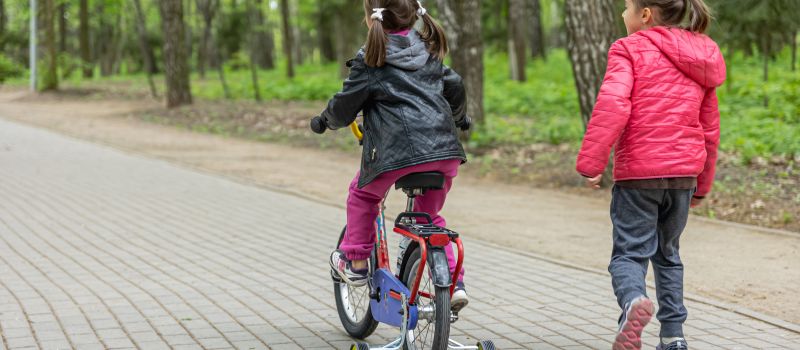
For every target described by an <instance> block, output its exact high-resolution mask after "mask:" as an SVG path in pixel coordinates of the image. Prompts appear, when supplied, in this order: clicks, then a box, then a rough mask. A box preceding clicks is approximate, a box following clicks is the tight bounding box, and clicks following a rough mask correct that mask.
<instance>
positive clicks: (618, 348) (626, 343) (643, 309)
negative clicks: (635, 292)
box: [612, 296, 655, 350]
mask: <svg viewBox="0 0 800 350" xmlns="http://www.w3.org/2000/svg"><path fill="white" fill-rule="evenodd" d="M653 313H655V307H654V306H653V302H652V301H651V300H650V299H648V298H647V297H645V296H640V297H638V298H636V299H633V300H631V302H630V303H628V305H627V307H626V308H625V312H624V313H623V314H622V320H621V322H620V323H619V330H618V331H617V338H616V339H614V346H613V347H612V349H613V350H639V349H641V348H642V331H644V327H645V326H647V323H649V322H650V319H651V318H652V317H653Z"/></svg>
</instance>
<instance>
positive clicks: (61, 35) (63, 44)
mask: <svg viewBox="0 0 800 350" xmlns="http://www.w3.org/2000/svg"><path fill="white" fill-rule="evenodd" d="M58 40H59V42H58V51H59V52H64V53H65V52H67V3H65V2H64V3H61V5H58Z"/></svg>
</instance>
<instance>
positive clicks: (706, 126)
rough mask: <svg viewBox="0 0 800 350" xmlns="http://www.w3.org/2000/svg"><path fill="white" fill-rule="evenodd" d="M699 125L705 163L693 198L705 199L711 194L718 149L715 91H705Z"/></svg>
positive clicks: (713, 89)
mask: <svg viewBox="0 0 800 350" xmlns="http://www.w3.org/2000/svg"><path fill="white" fill-rule="evenodd" d="M700 125H701V126H702V127H703V133H704V134H705V138H706V163H705V166H704V167H703V172H701V173H700V175H699V176H698V177H697V192H695V194H694V196H695V197H699V198H702V197H705V196H706V195H707V194H708V193H709V192H711V186H712V185H713V184H714V172H715V171H716V167H717V148H718V147H719V104H718V102H717V89H716V88H711V89H708V91H706V96H705V97H704V98H703V104H702V105H701V106H700Z"/></svg>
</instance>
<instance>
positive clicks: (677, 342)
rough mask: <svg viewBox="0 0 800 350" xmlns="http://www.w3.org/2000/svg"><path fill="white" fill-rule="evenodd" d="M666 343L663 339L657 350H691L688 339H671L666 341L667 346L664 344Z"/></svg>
mask: <svg viewBox="0 0 800 350" xmlns="http://www.w3.org/2000/svg"><path fill="white" fill-rule="evenodd" d="M664 341H665V340H664V339H662V340H661V341H660V342H659V344H658V346H656V350H689V344H686V339H683V338H678V339H669V340H666V341H667V343H666V344H664Z"/></svg>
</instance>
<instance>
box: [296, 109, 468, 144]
mask: <svg viewBox="0 0 800 350" xmlns="http://www.w3.org/2000/svg"><path fill="white" fill-rule="evenodd" d="M310 127H311V131H313V132H314V133H317V134H324V133H325V130H328V129H330V127H328V123H327V121H326V120H325V119H323V118H322V117H321V116H316V117H314V118H311V123H310ZM456 127H458V128H459V129H461V130H462V131H467V130H469V129H470V128H471V127H472V118H470V117H469V116H466V115H465V116H464V118H463V119H461V120H460V121H459V122H458V123H456ZM362 130H363V128H362V127H361V125H360V124H358V123H356V122H353V123H351V124H350V131H351V132H353V136H355V137H356V139H358V140H359V141H361V140H362V139H363V138H364V133H363V131H362Z"/></svg>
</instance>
